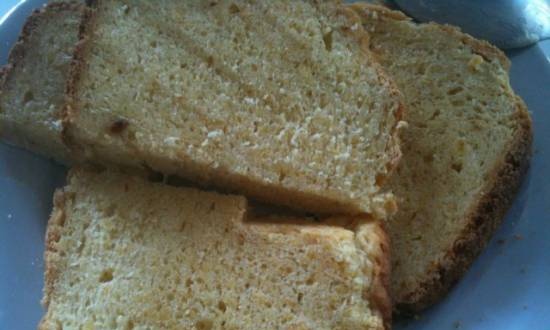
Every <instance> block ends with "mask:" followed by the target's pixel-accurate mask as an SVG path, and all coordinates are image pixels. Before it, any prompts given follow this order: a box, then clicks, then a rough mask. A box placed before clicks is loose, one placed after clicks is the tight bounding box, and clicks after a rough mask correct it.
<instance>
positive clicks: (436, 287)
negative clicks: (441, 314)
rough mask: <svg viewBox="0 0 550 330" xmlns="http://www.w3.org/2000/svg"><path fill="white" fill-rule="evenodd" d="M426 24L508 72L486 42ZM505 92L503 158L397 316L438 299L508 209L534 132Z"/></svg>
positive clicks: (360, 7) (374, 8) (400, 300)
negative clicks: (507, 132)
mask: <svg viewBox="0 0 550 330" xmlns="http://www.w3.org/2000/svg"><path fill="white" fill-rule="evenodd" d="M351 6H352V7H353V8H354V9H355V10H357V11H358V12H359V13H363V14H364V13H365V11H368V12H376V13H377V14H378V15H379V16H380V17H385V18H387V19H391V20H398V21H412V20H411V18H409V17H408V16H406V15H405V14H403V13H402V12H400V11H395V10H390V9H388V8H386V7H383V6H378V5H371V4H366V3H356V4H353V5H351ZM411 23H412V22H411ZM427 25H430V26H432V27H435V28H438V29H440V30H442V31H444V32H445V33H448V34H449V35H450V36H451V37H453V38H455V39H459V40H460V41H461V42H462V43H463V44H465V45H467V46H468V47H470V48H471V49H472V51H473V52H474V53H476V54H478V55H480V56H482V57H483V58H484V59H485V60H487V61H498V62H499V63H500V65H501V66H502V67H503V68H504V69H505V70H506V71H508V70H509V68H510V61H509V60H508V58H507V57H506V55H505V54H504V53H503V52H502V51H501V50H499V49H498V48H496V47H494V46H492V45H491V44H489V43H488V42H486V41H482V40H477V39H475V38H473V37H472V36H470V35H468V34H466V33H462V32H461V31H460V29H458V28H456V27H453V26H449V25H439V24H436V23H427ZM508 92H509V93H510V97H511V98H513V99H514V102H515V105H516V111H515V120H516V123H517V129H516V133H515V135H514V136H513V137H511V139H510V142H509V144H508V146H507V147H506V148H505V152H504V153H503V155H502V158H501V159H500V160H498V161H496V162H495V166H494V168H493V170H492V171H490V172H491V173H493V175H492V176H491V177H490V178H488V179H487V180H486V181H485V185H484V186H483V187H482V189H481V192H480V194H479V196H478V198H477V200H476V202H475V203H473V204H472V205H471V206H470V210H469V212H468V214H469V215H468V216H467V218H466V219H467V220H466V221H465V223H466V225H465V226H464V228H463V229H462V231H461V233H460V235H459V236H458V237H457V239H456V240H455V241H454V242H451V243H450V245H449V249H448V250H446V251H443V252H444V255H445V256H444V257H443V258H442V260H441V261H440V262H438V263H436V264H434V265H433V266H431V267H430V268H429V269H427V270H426V273H425V276H424V279H423V280H421V281H419V282H418V285H417V288H416V290H414V291H411V292H409V293H407V294H406V295H403V296H399V297H394V299H395V300H396V301H395V306H394V310H395V311H396V312H397V313H398V314H399V313H400V314H411V313H416V312H419V311H421V310H423V309H425V308H427V307H429V306H430V305H432V304H434V303H435V302H437V301H438V300H440V299H442V298H443V297H444V296H445V294H447V292H448V291H449V290H450V288H451V287H452V286H453V285H454V284H456V282H458V280H459V279H460V278H461V277H462V276H463V275H464V274H465V272H466V271H467V270H468V268H469V267H470V265H471V264H472V263H473V261H474V260H475V258H476V257H477V256H478V255H479V254H480V253H481V251H482V250H483V248H484V247H485V246H486V245H487V243H488V241H489V239H490V238H491V236H492V234H493V232H494V231H495V230H496V229H497V228H498V226H499V225H500V223H501V222H502V220H503V217H504V216H505V214H506V212H507V210H508V209H509V207H510V206H511V205H512V202H513V200H514V197H515V195H516V193H517V191H518V190H519V188H520V186H521V182H522V179H523V177H524V176H525V174H526V172H527V169H528V167H529V160H530V156H531V145H532V140H533V132H532V124H531V118H530V116H529V112H528V111H527V107H526V105H525V103H524V102H523V101H522V100H521V98H520V97H519V96H517V95H515V94H514V93H513V91H512V90H511V89H510V90H509V91H508Z"/></svg>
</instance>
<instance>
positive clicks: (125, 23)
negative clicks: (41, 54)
mask: <svg viewBox="0 0 550 330" xmlns="http://www.w3.org/2000/svg"><path fill="white" fill-rule="evenodd" d="M94 12H95V14H94V15H93V16H92V18H91V19H90V20H88V22H87V24H85V27H84V28H85V33H84V35H83V41H84V42H83V46H82V47H81V48H80V49H79V50H78V53H77V61H76V65H75V67H74V71H73V75H72V83H71V88H70V91H69V97H70V99H71V102H70V103H69V104H68V106H67V111H66V117H65V124H66V130H65V138H66V141H67V142H68V143H69V145H70V146H71V147H72V149H73V150H74V151H75V152H76V153H77V154H79V155H80V156H82V158H83V159H86V160H93V161H101V162H104V163H107V164H111V163H112V164H122V165H123V166H131V167H144V168H151V169H154V170H156V171H159V172H162V173H166V174H177V175H180V176H182V177H184V178H187V179H189V180H193V181H195V182H197V183H199V184H201V185H203V186H215V187H217V188H220V189H222V190H227V191H237V192H240V193H243V194H246V195H248V196H252V197H254V198H257V199H259V200H262V201H266V202H269V203H275V204H281V205H287V206H290V207H295V208H300V209H304V210H308V211H312V212H317V213H346V214H358V213H369V214H373V215H375V216H377V217H383V216H384V215H385V213H386V211H388V210H390V211H393V210H394V208H395V206H394V201H393V198H392V196H391V195H390V194H388V193H384V192H382V185H383V182H384V180H385V179H386V177H387V176H388V175H389V174H390V172H391V170H392V168H393V167H394V165H395V164H396V162H397V160H398V158H399V155H400V154H399V147H398V139H397V137H396V134H397V128H396V127H397V126H398V125H397V124H398V122H399V118H400V116H401V112H402V107H401V101H400V93H399V92H398V91H397V90H396V89H395V88H394V85H393V84H392V83H391V81H390V80H388V78H387V77H386V76H385V75H384V74H383V73H382V71H381V69H380V68H379V66H378V65H377V64H376V63H375V62H374V61H373V60H372V59H371V56H369V54H368V49H367V48H368V47H367V41H368V40H367V39H368V38H367V35H366V34H365V32H364V30H363V28H362V27H361V24H360V19H359V17H358V16H357V14H356V13H354V12H353V11H352V10H350V9H349V8H347V7H343V6H341V5H340V4H338V3H336V2H334V1H324V2H318V1H290V0H277V1H270V2H269V3H267V2H261V1H257V2H249V1H198V0H194V1H176V0H165V1H160V2H155V3H154V4H153V3H152V2H150V1H112V0H105V1H101V0H100V1H97V2H96V6H95V11H94Z"/></svg>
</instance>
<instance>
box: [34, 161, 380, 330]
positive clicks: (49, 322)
mask: <svg viewBox="0 0 550 330" xmlns="http://www.w3.org/2000/svg"><path fill="white" fill-rule="evenodd" d="M67 181H68V184H67V186H66V187H65V188H63V189H62V190H59V191H58V192H56V194H55V199H54V210H53V212H52V216H51V218H50V220H49V222H48V229H47V237H46V254H45V261H46V275H45V289H44V290H45V292H44V299H43V303H44V305H45V306H46V307H47V313H46V315H45V317H44V319H43V321H42V322H41V326H40V328H41V329H60V328H62V329H73V328H75V329H76V328H78V329H388V328H389V326H390V325H389V324H390V323H389V322H390V317H391V306H390V302H389V298H388V297H389V294H388V292H387V285H388V279H387V276H388V275H389V274H388V272H389V269H388V267H389V262H388V255H387V253H388V252H389V251H388V250H389V246H388V245H387V244H388V242H387V238H386V236H385V233H384V230H383V228H382V225H381V224H380V223H378V222H374V221H369V220H368V219H364V218H345V219H344V218H338V219H337V218H334V219H328V220H327V222H326V223H324V224H322V223H315V222H311V221H308V220H307V219H282V218H277V219H275V218H265V217H264V218H260V217H256V216H254V214H249V213H248V211H247V202H246V200H245V199H244V198H243V197H238V196H231V195H220V194H217V193H213V192H204V191H199V190H196V189H191V188H176V187H171V186H167V185H164V184H161V183H151V182H147V181H145V180H143V179H141V178H138V177H131V176H126V175H122V174H118V173H115V172H108V171H104V172H102V173H99V172H93V171H90V170H84V169H73V170H71V172H70V173H69V177H68V180H67ZM335 223H337V224H338V225H339V226H335V225H333V224H335ZM342 225H344V226H342ZM346 228H349V229H346Z"/></svg>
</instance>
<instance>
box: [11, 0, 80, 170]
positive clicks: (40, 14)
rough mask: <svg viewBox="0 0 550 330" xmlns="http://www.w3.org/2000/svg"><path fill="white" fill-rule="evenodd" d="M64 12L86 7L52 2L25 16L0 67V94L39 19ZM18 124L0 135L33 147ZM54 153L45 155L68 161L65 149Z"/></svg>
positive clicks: (59, 115) (76, 3) (76, 10)
mask: <svg viewBox="0 0 550 330" xmlns="http://www.w3.org/2000/svg"><path fill="white" fill-rule="evenodd" d="M65 12H75V13H76V12H80V13H82V14H83V15H84V14H85V12H86V8H85V6H84V5H82V4H81V3H79V2H76V1H70V2H52V3H50V4H48V5H46V6H44V7H43V8H41V9H37V10H34V11H33V12H32V13H31V15H30V16H29V17H28V18H27V20H26V21H25V24H24V26H23V29H22V30H21V33H20V35H19V38H18V40H17V42H16V43H15V45H14V46H13V48H12V49H11V51H10V54H9V56H8V61H7V64H6V65H4V66H3V67H2V68H0V94H1V93H2V91H4V90H6V88H7V87H8V85H9V83H10V81H11V80H12V79H13V74H14V70H15V69H16V68H17V67H19V66H20V65H22V60H23V58H24V57H25V56H26V54H27V52H28V50H29V48H30V47H31V44H32V40H31V36H32V35H33V34H34V33H35V32H36V31H37V29H38V28H40V27H41V26H42V25H43V23H42V22H41V21H44V20H47V19H57V16H60V15H62V14H63V13H65ZM61 112H62V111H61V109H59V110H58V112H57V114H56V116H57V117H59V118H61ZM8 122H9V121H8ZM19 126H20V125H14V124H13V123H9V124H7V125H6V127H3V128H2V129H1V130H0V137H1V138H2V139H4V140H6V141H7V142H8V143H10V144H14V145H18V146H22V147H25V148H33V147H34V146H33V145H34V144H35V143H33V142H32V139H27V137H26V136H27V135H28V130H26V128H25V127H19ZM52 143H53V142H52ZM58 144H60V142H59V143H58ZM29 145H30V146H29ZM60 147H61V146H60ZM53 149H55V148H53ZM37 150H38V151H39V152H40V153H43V154H44V153H47V152H45V151H42V150H40V148H39V147H37ZM54 153H55V155H50V154H48V155H47V156H54V157H55V158H56V159H57V160H59V161H61V162H63V163H66V162H68V159H67V158H68V155H66V151H65V150H63V151H61V150H60V151H55V152H54Z"/></svg>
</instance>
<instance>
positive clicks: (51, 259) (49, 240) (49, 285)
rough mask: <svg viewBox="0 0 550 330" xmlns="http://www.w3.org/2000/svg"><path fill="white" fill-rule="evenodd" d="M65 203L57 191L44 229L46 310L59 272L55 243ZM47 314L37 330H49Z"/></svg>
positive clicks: (61, 229) (62, 196)
mask: <svg viewBox="0 0 550 330" xmlns="http://www.w3.org/2000/svg"><path fill="white" fill-rule="evenodd" d="M66 201H67V194H66V193H65V192H64V191H63V190H61V189H58V190H57V191H56V192H55V194H54V198H53V204H54V207H53V211H52V214H51V216H50V219H49V220H48V227H47V229H46V244H45V245H46V250H45V252H44V268H45V271H44V297H43V298H42V305H43V306H44V307H45V308H46V309H47V308H48V307H49V304H50V301H51V300H52V295H53V292H54V289H55V284H56V282H57V280H58V277H59V274H60V272H61V270H60V269H59V268H60V265H59V258H60V257H59V255H58V254H57V253H58V248H57V243H58V242H59V239H60V238H61V235H62V231H63V226H64V224H65V203H66ZM49 322H50V320H49V313H48V312H46V315H45V316H44V317H43V318H42V320H41V321H40V325H39V329H50V328H51V327H50V325H49Z"/></svg>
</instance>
